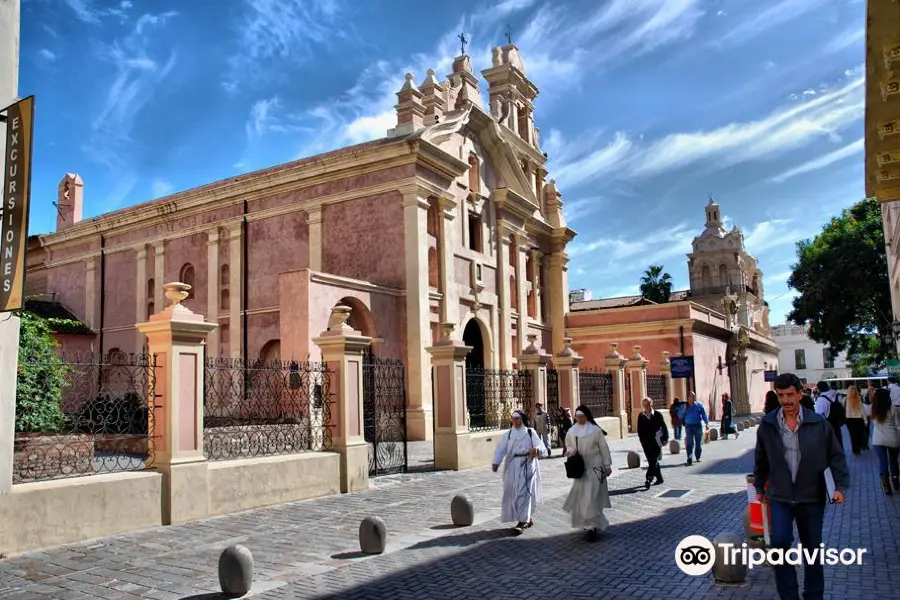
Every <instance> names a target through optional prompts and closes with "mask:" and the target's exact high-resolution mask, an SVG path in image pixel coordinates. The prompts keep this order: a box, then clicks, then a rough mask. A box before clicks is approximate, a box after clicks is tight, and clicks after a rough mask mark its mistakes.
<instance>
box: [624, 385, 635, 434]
mask: <svg viewBox="0 0 900 600" xmlns="http://www.w3.org/2000/svg"><path fill="white" fill-rule="evenodd" d="M624 397H625V415H626V418H627V419H628V433H634V425H632V424H631V414H632V412H633V411H632V404H633V402H632V398H631V374H630V373H625V396H624Z"/></svg>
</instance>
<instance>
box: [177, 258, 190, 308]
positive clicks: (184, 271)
mask: <svg viewBox="0 0 900 600" xmlns="http://www.w3.org/2000/svg"><path fill="white" fill-rule="evenodd" d="M178 280H179V281H181V283H185V284H187V285H189V286H191V289H190V291H189V292H188V297H187V299H188V300H193V299H194V267H193V265H191V263H185V265H184V266H183V267H181V272H180V273H179V275H178Z"/></svg>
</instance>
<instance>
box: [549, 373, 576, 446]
mask: <svg viewBox="0 0 900 600" xmlns="http://www.w3.org/2000/svg"><path fill="white" fill-rule="evenodd" d="M547 414H549V415H550V445H551V446H552V447H554V448H560V447H562V445H563V442H565V438H566V432H568V430H569V427H571V425H572V422H571V419H570V418H568V416H567V415H566V413H565V411H564V410H563V409H562V408H561V407H560V405H559V371H557V370H556V369H547Z"/></svg>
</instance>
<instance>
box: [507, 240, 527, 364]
mask: <svg viewBox="0 0 900 600" xmlns="http://www.w3.org/2000/svg"><path fill="white" fill-rule="evenodd" d="M515 240H516V248H515V249H513V248H510V251H513V250H515V251H516V252H518V253H519V255H518V256H517V257H516V293H517V294H518V295H519V322H518V324H517V326H516V338H517V339H518V342H519V346H518V347H517V348H513V349H512V351H513V354H514V355H516V354H519V352H520V351H521V350H520V349H521V348H522V343H523V342H524V341H525V336H527V335H528V287H527V285H526V282H527V281H528V273H527V271H526V269H525V266H526V265H527V261H528V246H526V245H525V240H524V239H523V238H522V237H520V236H518V235H517V236H515Z"/></svg>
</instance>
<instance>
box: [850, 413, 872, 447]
mask: <svg viewBox="0 0 900 600" xmlns="http://www.w3.org/2000/svg"><path fill="white" fill-rule="evenodd" d="M847 433H849V434H850V447H851V448H852V449H853V454H859V453H860V452H861V451H862V449H863V448H865V446H866V436H868V433H869V432H868V428H867V427H866V421H865V419H847Z"/></svg>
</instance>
